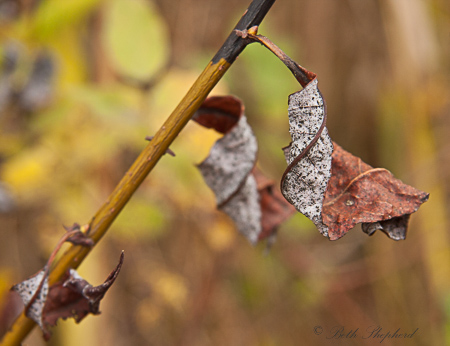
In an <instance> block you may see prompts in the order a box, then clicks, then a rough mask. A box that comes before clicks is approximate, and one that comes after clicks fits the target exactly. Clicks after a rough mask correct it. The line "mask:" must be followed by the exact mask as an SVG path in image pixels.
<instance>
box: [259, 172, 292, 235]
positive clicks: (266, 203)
mask: <svg viewBox="0 0 450 346" xmlns="http://www.w3.org/2000/svg"><path fill="white" fill-rule="evenodd" d="M253 175H254V176H255V178H256V183H257V186H258V192H259V197H260V206H261V210H262V215H261V224H262V230H261V233H260V234H259V240H262V239H265V238H268V237H271V236H273V235H275V233H276V230H277V228H278V226H279V225H280V224H281V223H283V222H284V221H286V219H288V218H289V217H290V216H292V214H294V213H295V208H294V207H293V206H292V205H291V204H289V203H287V201H286V200H285V199H284V197H283V195H282V194H281V192H280V190H279V189H278V187H275V183H274V182H273V181H272V180H269V179H267V178H266V177H265V176H264V175H263V174H262V173H261V172H260V171H259V170H258V169H256V168H255V169H254V170H253Z"/></svg>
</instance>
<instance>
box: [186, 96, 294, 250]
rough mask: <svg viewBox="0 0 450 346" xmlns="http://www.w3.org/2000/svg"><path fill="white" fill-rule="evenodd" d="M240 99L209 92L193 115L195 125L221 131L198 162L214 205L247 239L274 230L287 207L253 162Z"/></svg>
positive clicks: (253, 142) (250, 135) (254, 144)
mask: <svg viewBox="0 0 450 346" xmlns="http://www.w3.org/2000/svg"><path fill="white" fill-rule="evenodd" d="M243 110H244V108H243V106H242V103H241V101H240V100H238V99H237V98H235V97H232V96H216V97H210V98H208V99H207V100H205V102H204V103H203V104H202V106H201V107H200V109H199V110H198V111H197V113H196V114H195V116H194V120H195V121H196V122H198V123H199V124H201V125H203V126H205V127H208V128H214V129H215V130H216V131H218V132H220V133H223V134H224V136H223V137H222V138H220V139H219V140H218V141H217V142H216V143H215V144H214V146H213V147H212V148H211V151H210V153H209V156H208V157H207V158H206V159H205V160H204V161H203V162H202V163H201V164H200V165H199V169H200V172H201V173H202V175H203V178H204V179H205V181H206V183H207V185H208V186H209V187H210V188H211V189H212V190H213V192H214V193H215V195H216V200H217V205H218V209H219V210H222V211H223V212H225V213H226V214H227V215H228V216H230V218H231V219H232V220H233V221H234V223H235V225H236V227H237V229H238V230H239V231H240V232H241V233H242V234H243V235H244V236H245V237H247V239H248V240H249V241H250V242H251V243H252V244H254V243H256V242H257V241H258V240H261V239H264V238H269V237H271V236H272V235H274V234H275V232H276V229H277V226H278V225H279V224H280V223H281V222H283V221H284V220H285V219H287V218H288V217H289V216H290V215H291V214H292V212H293V210H292V209H293V208H292V207H291V206H290V205H289V204H288V203H287V202H286V201H285V200H284V199H282V198H281V199H280V198H277V197H278V196H277V194H276V193H273V191H272V188H271V187H272V186H273V183H272V182H270V181H268V179H265V178H263V176H262V174H261V173H260V172H259V171H257V170H256V169H255V168H254V167H255V162H256V155H257V151H258V146H257V142H256V138H255V135H254V134H253V131H252V130H251V128H250V126H249V124H248V123H247V119H246V117H245V115H244V112H243Z"/></svg>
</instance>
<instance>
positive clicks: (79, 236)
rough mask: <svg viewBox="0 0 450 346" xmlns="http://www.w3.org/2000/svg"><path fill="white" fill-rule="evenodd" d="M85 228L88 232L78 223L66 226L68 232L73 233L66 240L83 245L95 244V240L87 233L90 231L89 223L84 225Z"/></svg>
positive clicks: (90, 245)
mask: <svg viewBox="0 0 450 346" xmlns="http://www.w3.org/2000/svg"><path fill="white" fill-rule="evenodd" d="M84 228H87V232H86V233H84V232H82V230H81V226H80V225H79V224H77V223H74V224H73V225H72V226H71V227H65V226H64V229H65V230H66V231H67V232H68V233H72V234H70V235H69V238H67V240H66V241H67V242H69V243H72V244H74V245H81V246H85V247H92V246H94V241H93V240H92V239H91V238H89V237H88V235H87V233H88V232H89V225H87V226H84Z"/></svg>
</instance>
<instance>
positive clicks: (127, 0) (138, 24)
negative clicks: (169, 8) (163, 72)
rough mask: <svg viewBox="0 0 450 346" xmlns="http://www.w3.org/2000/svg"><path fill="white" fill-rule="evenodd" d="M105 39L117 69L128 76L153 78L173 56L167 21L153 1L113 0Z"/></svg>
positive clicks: (105, 45) (110, 57) (108, 53)
mask: <svg viewBox="0 0 450 346" xmlns="http://www.w3.org/2000/svg"><path fill="white" fill-rule="evenodd" d="M102 40H103V44H104V48H105V51H106V53H107V55H108V57H109V59H110V63H111V64H112V66H113V68H114V69H115V70H116V72H117V73H119V74H121V75H123V76H125V77H131V78H135V79H139V80H143V79H144V80H146V79H149V78H151V77H152V76H153V75H154V74H155V73H156V72H157V71H158V70H160V69H161V68H162V67H163V66H164V65H165V62H166V60H167V58H168V56H169V44H168V34H167V27H166V24H165V22H164V21H163V20H162V18H161V17H160V15H159V14H158V12H157V11H156V9H155V8H154V6H152V3H151V2H150V1H144V0H112V1H111V2H110V3H109V6H108V7H107V9H106V13H105V17H104V26H103V32H102Z"/></svg>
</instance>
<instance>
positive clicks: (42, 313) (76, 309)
mask: <svg viewBox="0 0 450 346" xmlns="http://www.w3.org/2000/svg"><path fill="white" fill-rule="evenodd" d="M123 258H124V254H123V251H122V254H121V255H120V260H119V264H118V265H117V267H116V268H115V269H114V270H113V271H112V272H111V274H110V275H109V276H108V278H107V279H106V280H105V282H104V283H103V284H101V285H99V286H96V287H93V286H92V285H90V284H89V283H88V282H87V281H86V280H84V279H83V278H82V277H80V276H79V275H78V273H77V272H76V271H75V270H74V269H70V271H69V272H68V273H66V275H65V276H64V277H63V278H62V280H61V281H59V282H57V283H55V284H53V285H51V286H50V287H49V283H48V274H49V271H48V265H46V266H45V267H44V268H43V269H42V270H41V271H40V272H38V273H37V274H35V275H33V276H32V277H30V278H29V279H27V280H25V281H23V282H21V283H19V284H17V285H14V286H13V287H12V290H13V291H16V292H18V293H19V295H20V297H21V299H22V301H23V303H24V304H25V314H26V315H27V316H28V317H29V318H31V319H32V320H33V321H35V322H36V323H37V324H38V325H39V327H41V329H42V331H43V333H44V339H45V340H49V339H50V337H51V333H50V330H49V327H50V326H55V325H56V322H57V320H58V318H63V319H66V318H68V317H73V318H74V319H75V321H76V322H77V323H78V322H80V321H81V320H82V319H83V318H84V317H85V316H86V315H87V314H89V313H92V314H94V315H97V314H99V313H100V311H99V306H100V300H101V299H102V298H103V297H104V295H105V293H106V291H107V290H108V289H109V287H111V285H112V284H113V283H114V281H115V279H116V278H117V275H118V274H119V272H120V268H121V267H122V263H123Z"/></svg>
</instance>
